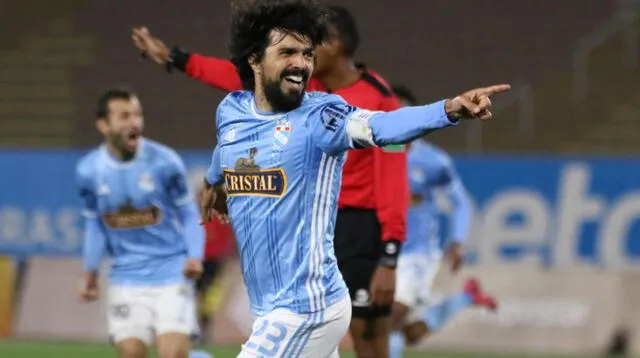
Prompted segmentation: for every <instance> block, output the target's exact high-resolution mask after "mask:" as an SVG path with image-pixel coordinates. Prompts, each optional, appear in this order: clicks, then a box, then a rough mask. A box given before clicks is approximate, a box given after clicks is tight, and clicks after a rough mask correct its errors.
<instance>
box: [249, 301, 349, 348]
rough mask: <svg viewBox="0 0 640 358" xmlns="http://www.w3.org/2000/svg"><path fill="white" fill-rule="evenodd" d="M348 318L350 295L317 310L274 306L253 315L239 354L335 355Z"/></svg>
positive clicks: (346, 328) (346, 326) (346, 327)
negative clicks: (299, 311) (298, 311)
mask: <svg viewBox="0 0 640 358" xmlns="http://www.w3.org/2000/svg"><path fill="white" fill-rule="evenodd" d="M350 321H351V300H350V299H349V296H347V297H345V298H344V299H342V300H340V301H339V302H337V303H335V304H333V305H332V306H330V307H327V308H326V309H325V310H323V311H321V312H318V313H312V314H306V315H303V314H297V313H294V312H292V311H289V310H286V309H276V310H274V311H272V312H270V313H268V314H266V315H264V316H262V317H258V318H257V319H256V321H255V322H254V324H253V332H252V333H251V337H249V339H248V340H247V342H246V343H245V344H243V345H242V352H240V355H238V358H250V357H269V358H271V357H274V358H275V357H283V358H288V357H292V358H293V357H295V358H338V357H339V355H338V345H339V344H340V342H341V341H342V338H344V336H345V335H346V334H347V331H348V329H349V322H350Z"/></svg>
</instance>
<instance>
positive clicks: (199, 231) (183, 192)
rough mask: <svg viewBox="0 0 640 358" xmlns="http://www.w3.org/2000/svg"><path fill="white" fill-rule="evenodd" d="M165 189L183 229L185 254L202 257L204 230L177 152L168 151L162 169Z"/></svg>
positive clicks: (184, 169)
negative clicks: (165, 163) (164, 165)
mask: <svg viewBox="0 0 640 358" xmlns="http://www.w3.org/2000/svg"><path fill="white" fill-rule="evenodd" d="M164 171H165V177H166V185H165V189H166V190H167V193H168V195H169V198H170V199H171V200H172V201H173V203H174V205H175V208H176V211H177V213H178V217H179V218H180V222H181V223H182V227H183V230H184V238H185V242H186V244H187V254H188V256H189V257H190V258H197V259H202V257H203V253H204V239H205V238H204V236H205V235H204V230H203V228H202V226H200V220H199V219H200V218H199V214H198V208H197V206H196V203H195V196H194V195H193V193H192V192H191V190H190V189H189V185H188V179H187V167H186V166H185V165H184V162H183V161H182V159H181V158H180V156H179V155H178V154H177V153H170V155H169V156H168V165H167V166H166V167H165V169H164Z"/></svg>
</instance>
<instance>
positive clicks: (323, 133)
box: [307, 94, 358, 154]
mask: <svg viewBox="0 0 640 358" xmlns="http://www.w3.org/2000/svg"><path fill="white" fill-rule="evenodd" d="M318 101H319V103H318V105H317V106H314V108H313V110H312V112H311V113H310V114H309V116H308V117H307V126H309V127H310V128H311V131H312V133H313V138H314V141H315V143H316V145H317V146H318V147H319V148H320V150H322V151H323V152H325V153H328V154H338V153H340V152H343V151H346V150H348V149H351V148H356V146H355V145H354V143H353V141H352V140H351V138H350V137H349V135H348V133H347V123H348V121H349V118H350V117H351V116H352V115H353V114H354V113H356V112H357V111H358V108H356V107H354V106H352V105H350V104H347V102H345V101H344V99H342V97H340V96H337V95H332V94H329V95H325V96H323V97H321V99H318Z"/></svg>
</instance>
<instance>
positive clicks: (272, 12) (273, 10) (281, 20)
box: [229, 0, 329, 90]
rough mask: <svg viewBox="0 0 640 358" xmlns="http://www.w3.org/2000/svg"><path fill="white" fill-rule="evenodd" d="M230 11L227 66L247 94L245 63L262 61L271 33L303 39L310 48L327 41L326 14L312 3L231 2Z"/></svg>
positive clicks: (249, 74) (249, 73)
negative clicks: (238, 78)
mask: <svg viewBox="0 0 640 358" xmlns="http://www.w3.org/2000/svg"><path fill="white" fill-rule="evenodd" d="M231 9H232V15H231V42H230V44H229V51H230V52H231V62H233V64H234V65H235V66H236V68H237V70H238V74H239V75H240V79H241V80H242V86H243V87H244V88H245V89H247V90H253V89H254V86H255V83H254V74H253V70H252V69H251V66H250V65H249V59H250V58H251V57H252V56H255V58H256V61H261V60H262V57H263V56H264V52H265V49H266V48H267V47H268V46H269V43H270V37H269V35H270V34H271V31H272V30H279V31H282V32H284V33H287V34H292V35H295V36H298V37H303V38H307V39H309V40H310V41H311V44H312V45H313V46H314V47H315V46H317V45H320V44H322V43H323V42H325V41H326V40H327V39H328V37H329V34H328V29H327V19H328V16H329V11H328V9H327V8H326V7H325V6H323V5H321V4H320V3H318V2H317V1H316V0H235V1H232V3H231Z"/></svg>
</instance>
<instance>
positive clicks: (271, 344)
mask: <svg viewBox="0 0 640 358" xmlns="http://www.w3.org/2000/svg"><path fill="white" fill-rule="evenodd" d="M259 324H260V326H258V328H257V329H256V330H255V331H254V332H253V334H252V335H251V337H250V338H249V341H248V342H247V343H246V344H245V346H246V348H248V349H251V350H256V351H257V352H258V353H259V354H261V355H262V356H265V357H275V355H276V354H278V352H279V351H280V347H281V344H282V342H283V341H284V340H285V338H286V337H287V327H285V326H284V325H283V324H282V323H280V322H269V320H267V319H264V320H262V321H261V322H260V323H259Z"/></svg>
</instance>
